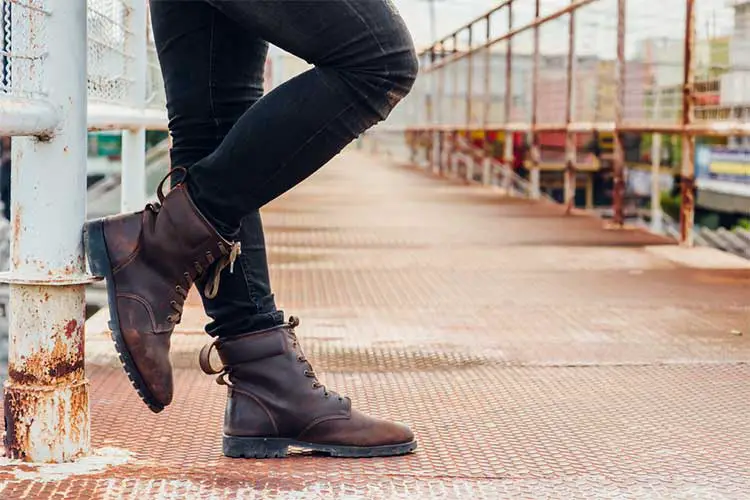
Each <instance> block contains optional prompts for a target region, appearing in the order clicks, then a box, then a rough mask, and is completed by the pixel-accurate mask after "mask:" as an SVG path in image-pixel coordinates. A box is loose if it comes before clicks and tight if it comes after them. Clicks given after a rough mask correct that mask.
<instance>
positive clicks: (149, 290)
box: [84, 168, 240, 413]
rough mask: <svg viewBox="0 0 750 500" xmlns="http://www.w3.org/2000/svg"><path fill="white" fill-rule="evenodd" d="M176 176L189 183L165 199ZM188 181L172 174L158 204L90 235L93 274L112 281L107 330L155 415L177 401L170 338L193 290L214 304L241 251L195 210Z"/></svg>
mask: <svg viewBox="0 0 750 500" xmlns="http://www.w3.org/2000/svg"><path fill="white" fill-rule="evenodd" d="M175 172H182V174H183V178H182V180H181V182H180V183H179V184H177V185H176V186H175V187H174V188H173V189H172V190H171V191H170V192H169V193H168V194H167V195H166V196H165V195H164V193H163V186H164V182H165V181H166V180H167V179H168V178H170V177H171V176H172V175H173V174H174V173H175ZM186 176H187V171H186V170H185V169H183V168H177V169H174V170H172V171H171V172H170V173H169V174H167V176H166V177H165V178H164V179H163V180H162V181H161V183H160V184H159V187H158V189H157V196H158V198H159V202H158V203H149V204H148V205H147V206H146V208H145V209H144V210H143V211H141V212H136V213H130V214H123V215H117V216H114V217H107V218H104V219H98V220H94V221H91V222H88V223H87V224H86V226H85V228H84V234H85V242H86V249H87V253H88V261H89V267H90V268H91V272H92V273H93V274H94V275H96V276H100V277H103V278H105V279H106V284H107V296H108V301H109V314H110V322H109V327H110V330H111V331H112V339H113V340H114V342H115V347H116V349H117V352H118V353H119V355H120V361H121V362H122V364H123V367H124V368H125V372H126V373H127V375H128V377H129V378H130V380H131V382H132V384H133V386H134V387H135V389H136V391H138V394H139V395H140V397H141V399H143V401H144V402H145V403H146V404H147V405H148V406H149V408H151V410H152V411H154V412H157V413H158V412H159V411H161V410H163V409H164V407H165V406H167V405H168V404H169V403H171V401H172V384H173V382H172V365H171V363H170V361H169V346H170V335H171V333H172V331H173V330H174V328H175V325H176V324H178V323H179V322H180V320H181V318H182V308H183V304H184V303H185V299H186V298H187V294H188V290H189V289H190V287H191V285H192V284H193V282H194V281H195V280H196V279H199V278H201V279H203V280H204V281H205V282H206V295H208V296H215V295H216V292H217V290H218V285H219V275H220V274H221V271H222V270H223V269H224V268H226V267H227V266H230V267H232V266H233V264H234V260H235V259H236V258H237V255H238V254H239V253H240V247H239V244H235V243H231V242H229V241H227V240H226V239H224V238H223V237H222V236H220V235H219V234H218V233H217V232H216V230H215V229H214V228H213V226H212V225H211V224H210V223H209V222H208V221H207V220H206V218H205V217H203V215H201V213H200V212H199V211H198V209H197V208H196V207H195V205H194V204H193V202H192V200H191V199H190V196H189V194H188V192H187V186H185V184H184V181H185V177H186ZM209 269H210V275H209V273H208V271H209Z"/></svg>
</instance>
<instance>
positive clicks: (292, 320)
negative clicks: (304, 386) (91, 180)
mask: <svg viewBox="0 0 750 500" xmlns="http://www.w3.org/2000/svg"><path fill="white" fill-rule="evenodd" d="M288 326H289V335H290V336H291V337H292V347H294V350H295V351H297V353H298V354H297V361H298V362H300V363H303V364H305V365H306V367H307V368H306V369H305V377H308V378H311V379H313V383H312V388H313V389H315V390H318V389H323V396H324V397H325V398H326V399H327V398H330V397H331V396H334V397H337V398H338V399H339V401H344V398H343V397H342V396H341V395H339V394H338V393H337V392H335V391H329V390H328V388H327V387H326V386H325V385H323V384H321V383H320V381H319V380H318V375H317V374H316V373H315V370H314V369H313V367H312V364H311V363H310V362H309V361H308V360H307V358H306V357H305V355H304V353H303V352H302V350H301V348H300V346H299V342H298V340H297V334H296V333H295V331H294V329H295V328H296V327H298V326H299V318H297V317H296V316H290V317H289V324H288Z"/></svg>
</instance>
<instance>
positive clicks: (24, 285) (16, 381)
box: [2, 0, 90, 462]
mask: <svg viewBox="0 0 750 500" xmlns="http://www.w3.org/2000/svg"><path fill="white" fill-rule="evenodd" d="M45 8H46V9H47V13H46V14H45V18H44V23H43V26H39V25H38V23H33V22H31V20H30V16H29V11H28V10H26V9H14V10H13V19H12V29H13V40H14V42H16V41H18V42H19V43H31V44H38V46H37V47H32V48H31V49H33V50H31V51H30V52H34V53H36V51H37V50H36V49H43V50H44V52H45V53H46V55H45V57H44V58H43V60H42V61H41V62H39V63H35V64H38V65H39V66H38V67H36V68H34V69H32V68H31V67H30V65H22V64H19V65H16V66H15V67H14V75H13V89H14V92H16V91H21V90H22V86H23V85H28V82H30V81H40V82H41V88H42V91H43V92H45V93H46V94H47V100H48V101H49V103H51V105H52V106H53V107H55V108H57V110H58V111H59V117H60V120H61V121H60V124H59V126H58V127H57V128H56V130H55V131H54V133H53V135H51V136H42V137H33V138H15V139H14V142H13V164H12V165H13V166H12V185H11V188H12V193H13V194H12V199H13V203H12V208H11V265H10V269H11V270H10V272H9V273H6V274H5V275H3V276H2V281H4V282H7V283H10V321H9V333H10V346H9V360H8V361H9V362H8V381H7V382H5V387H4V391H5V392H4V394H5V396H4V397H5V422H6V423H5V426H6V435H5V439H4V444H5V450H6V456H8V457H10V458H17V459H22V460H25V461H31V462H63V461H69V460H72V459H74V458H76V457H77V456H79V455H81V454H84V453H86V452H87V451H88V449H89V442H90V437H89V435H90V432H89V401H88V381H87V380H86V377H85V373H84V330H83V329H84V322H85V319H86V315H85V297H84V283H87V282H89V281H90V280H89V277H88V276H86V275H85V274H84V271H85V268H84V255H83V245H82V241H81V230H82V227H83V222H84V217H85V211H86V57H87V55H86V0H48V1H47V2H46V3H45ZM42 28H43V29H44V31H45V35H44V36H40V33H39V30H40V29H42ZM44 39H46V43H44V42H43V40H44ZM22 40H24V41H25V42H21V41H22ZM16 48H19V47H18V46H16Z"/></svg>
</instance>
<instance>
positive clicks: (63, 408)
mask: <svg viewBox="0 0 750 500" xmlns="http://www.w3.org/2000/svg"><path fill="white" fill-rule="evenodd" d="M88 387H89V382H88V380H86V379H84V380H82V381H79V382H76V383H74V384H72V385H68V386H47V387H45V386H40V387H36V386H24V385H17V384H13V383H12V382H5V396H4V400H3V405H4V411H5V437H4V440H3V441H4V444H5V456H6V457H7V458H11V459H18V460H23V461H25V462H37V463H59V462H71V461H73V460H75V459H76V458H78V457H80V456H82V455H84V454H87V453H88V452H89V448H90V443H91V430H90V427H89V392H88Z"/></svg>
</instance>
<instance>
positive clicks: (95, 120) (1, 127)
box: [0, 95, 167, 137]
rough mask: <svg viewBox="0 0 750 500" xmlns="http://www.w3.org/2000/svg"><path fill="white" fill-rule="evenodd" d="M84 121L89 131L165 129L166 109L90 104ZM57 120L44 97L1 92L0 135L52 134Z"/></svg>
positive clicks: (41, 135)
mask: <svg viewBox="0 0 750 500" xmlns="http://www.w3.org/2000/svg"><path fill="white" fill-rule="evenodd" d="M87 121H88V129H89V130H91V131H95V130H129V129H138V128H146V129H149V130H167V114H166V111H162V110H155V109H146V110H137V109H131V108H126V107H124V106H114V105H108V104H90V105H89V107H88V117H87ZM59 123H60V116H59V113H58V112H57V110H56V109H55V107H54V106H53V105H52V104H50V103H48V102H46V101H44V100H40V99H27V98H22V97H13V96H4V95H0V136H37V137H45V136H46V137H51V136H53V135H54V134H55V129H56V128H57V126H58V124H59Z"/></svg>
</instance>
